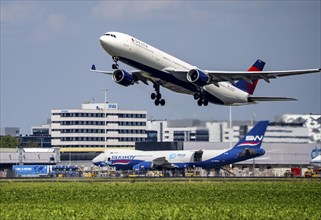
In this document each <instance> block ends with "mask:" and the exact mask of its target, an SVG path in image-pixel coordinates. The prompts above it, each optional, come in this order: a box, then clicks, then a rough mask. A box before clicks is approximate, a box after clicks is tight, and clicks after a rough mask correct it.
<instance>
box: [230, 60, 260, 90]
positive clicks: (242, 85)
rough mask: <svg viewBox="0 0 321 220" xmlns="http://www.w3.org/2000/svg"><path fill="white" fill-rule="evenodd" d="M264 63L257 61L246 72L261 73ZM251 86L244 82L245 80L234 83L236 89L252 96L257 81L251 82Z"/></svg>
mask: <svg viewBox="0 0 321 220" xmlns="http://www.w3.org/2000/svg"><path fill="white" fill-rule="evenodd" d="M264 65H265V62H263V61H262V60H257V61H256V62H255V63H254V64H253V66H251V67H250V68H249V69H248V71H249V72H250V71H262V70H263V68H264ZM252 83H253V84H251V83H248V82H246V81H245V80H243V79H241V80H239V81H238V82H237V83H236V87H237V88H239V89H241V90H243V91H245V92H247V93H249V94H251V95H253V93H254V90H255V87H256V85H257V83H258V80H254V81H252Z"/></svg>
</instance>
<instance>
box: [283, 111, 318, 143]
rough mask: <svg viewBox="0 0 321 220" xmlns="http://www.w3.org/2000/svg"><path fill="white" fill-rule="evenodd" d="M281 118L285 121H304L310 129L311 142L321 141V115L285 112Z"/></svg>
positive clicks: (305, 125)
mask: <svg viewBox="0 0 321 220" xmlns="http://www.w3.org/2000/svg"><path fill="white" fill-rule="evenodd" d="M280 120H281V121H282V122H284V123H300V122H301V123H303V124H304V125H303V126H304V127H307V128H308V129H309V136H310V143H311V142H316V143H321V115H317V114H306V115H303V114H302V115H300V114H285V115H283V116H282V117H281V119H280Z"/></svg>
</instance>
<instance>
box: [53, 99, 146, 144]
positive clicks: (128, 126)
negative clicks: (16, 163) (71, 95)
mask: <svg viewBox="0 0 321 220" xmlns="http://www.w3.org/2000/svg"><path fill="white" fill-rule="evenodd" d="M146 114H147V112H146V111H137V110H119V109H118V105H117V104H115V103H107V104H104V103H90V104H83V105H82V108H81V109H62V110H61V109H59V110H52V111H51V115H52V116H51V122H52V124H51V136H52V146H54V147H55V146H57V147H117V146H118V147H133V146H134V145H135V142H136V141H137V142H140V141H144V140H145V139H146V137H147V134H146V122H147V119H146Z"/></svg>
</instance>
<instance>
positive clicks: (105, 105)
mask: <svg viewBox="0 0 321 220" xmlns="http://www.w3.org/2000/svg"><path fill="white" fill-rule="evenodd" d="M103 91H104V93H105V102H104V114H103V115H104V128H105V129H104V130H105V135H104V136H105V137H104V142H105V143H104V145H105V148H106V147H107V113H106V110H107V91H108V89H103Z"/></svg>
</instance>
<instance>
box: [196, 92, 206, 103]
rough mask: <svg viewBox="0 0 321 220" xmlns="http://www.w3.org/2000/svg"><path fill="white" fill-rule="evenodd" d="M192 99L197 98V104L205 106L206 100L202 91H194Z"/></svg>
mask: <svg viewBox="0 0 321 220" xmlns="http://www.w3.org/2000/svg"><path fill="white" fill-rule="evenodd" d="M194 99H195V100H197V104H198V106H202V105H204V106H207V105H208V100H207V99H206V98H205V96H204V93H202V92H200V93H195V94H194Z"/></svg>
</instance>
